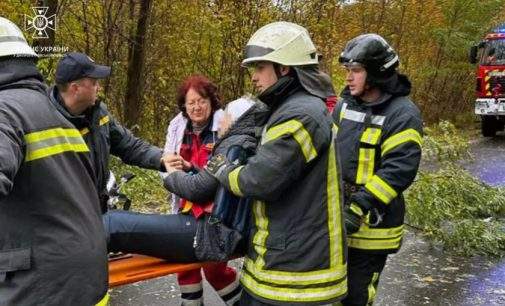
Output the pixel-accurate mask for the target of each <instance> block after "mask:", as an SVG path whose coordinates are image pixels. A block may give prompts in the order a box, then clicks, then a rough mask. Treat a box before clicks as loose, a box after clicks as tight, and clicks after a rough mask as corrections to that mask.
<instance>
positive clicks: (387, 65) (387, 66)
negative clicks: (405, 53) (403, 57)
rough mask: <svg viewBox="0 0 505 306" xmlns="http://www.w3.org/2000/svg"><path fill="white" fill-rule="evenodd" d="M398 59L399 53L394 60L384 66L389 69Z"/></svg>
mask: <svg viewBox="0 0 505 306" xmlns="http://www.w3.org/2000/svg"><path fill="white" fill-rule="evenodd" d="M397 61H398V55H395V57H394V58H393V59H392V60H390V61H389V62H387V63H385V64H384V65H383V66H382V67H384V69H388V68H389V67H391V66H393V64H394V63H396V62H397Z"/></svg>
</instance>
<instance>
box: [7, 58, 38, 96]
mask: <svg viewBox="0 0 505 306" xmlns="http://www.w3.org/2000/svg"><path fill="white" fill-rule="evenodd" d="M43 82H44V78H43V77H42V75H41V74H40V72H39V71H38V70H37V66H36V65H35V61H34V60H33V59H29V58H26V59H25V58H9V59H3V60H0V90H5V89H13V88H30V89H34V90H37V91H40V92H43V93H44V94H45V93H46V85H45V84H44V83H43Z"/></svg>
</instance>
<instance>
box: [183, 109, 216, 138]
mask: <svg viewBox="0 0 505 306" xmlns="http://www.w3.org/2000/svg"><path fill="white" fill-rule="evenodd" d="M213 122H214V114H211V115H210V118H209V121H208V122H207V123H206V124H205V126H204V127H203V128H202V129H201V130H200V133H199V136H200V139H203V138H204V137H205V136H206V135H208V134H209V133H214V132H215V131H214V130H213V129H212V128H213V127H214V125H215V124H214V123H213ZM185 134H196V133H195V132H193V122H192V121H191V120H188V123H186V129H185Z"/></svg>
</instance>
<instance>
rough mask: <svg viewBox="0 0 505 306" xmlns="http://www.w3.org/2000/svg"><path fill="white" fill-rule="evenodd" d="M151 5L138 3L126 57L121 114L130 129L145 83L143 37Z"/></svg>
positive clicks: (138, 109)
mask: <svg viewBox="0 0 505 306" xmlns="http://www.w3.org/2000/svg"><path fill="white" fill-rule="evenodd" d="M151 4H152V0H142V1H141V3H140V11H139V17H138V21H137V30H136V32H135V36H134V38H133V42H132V45H131V49H130V54H129V55H128V75H127V82H126V84H127V85H126V96H125V106H124V108H123V113H124V120H125V125H126V126H128V127H130V128H131V127H133V126H135V125H136V124H137V120H138V118H139V112H140V110H141V104H142V94H143V88H144V81H145V77H144V66H145V37H146V33H147V29H148V26H149V16H150V14H151ZM130 5H134V2H133V1H131V2H130Z"/></svg>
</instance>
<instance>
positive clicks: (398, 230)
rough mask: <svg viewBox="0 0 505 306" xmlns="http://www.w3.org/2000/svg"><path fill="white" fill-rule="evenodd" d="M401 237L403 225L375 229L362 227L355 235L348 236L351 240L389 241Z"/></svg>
mask: <svg viewBox="0 0 505 306" xmlns="http://www.w3.org/2000/svg"><path fill="white" fill-rule="evenodd" d="M401 235H403V225H400V226H397V227H391V228H375V227H372V228H370V227H368V226H367V225H366V224H364V225H362V226H361V227H360V229H359V231H358V232H357V233H354V234H352V235H350V237H353V238H369V239H390V238H398V236H401Z"/></svg>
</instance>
